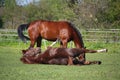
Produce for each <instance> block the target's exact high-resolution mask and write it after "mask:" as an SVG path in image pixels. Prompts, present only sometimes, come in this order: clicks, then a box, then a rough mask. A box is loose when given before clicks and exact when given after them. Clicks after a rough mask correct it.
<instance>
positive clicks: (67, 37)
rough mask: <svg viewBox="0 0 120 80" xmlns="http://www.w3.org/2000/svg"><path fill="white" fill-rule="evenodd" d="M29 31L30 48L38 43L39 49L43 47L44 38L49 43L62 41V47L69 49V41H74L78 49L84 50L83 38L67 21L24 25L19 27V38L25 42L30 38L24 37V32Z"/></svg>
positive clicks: (42, 21) (39, 21) (43, 21)
mask: <svg viewBox="0 0 120 80" xmlns="http://www.w3.org/2000/svg"><path fill="white" fill-rule="evenodd" d="M24 29H28V34H29V37H30V41H31V44H30V47H29V49H30V48H33V47H34V45H35V43H36V42H37V47H41V40H42V38H44V39H46V40H49V41H56V40H57V39H59V40H60V43H61V46H62V47H67V43H68V42H69V41H74V44H75V46H76V47H77V48H84V43H83V40H82V36H81V34H80V32H79V30H77V28H75V27H74V25H73V24H71V23H70V22H66V21H58V22H55V21H45V20H37V21H33V22H31V23H29V24H22V25H20V26H19V27H18V36H19V37H20V38H21V39H22V40H23V41H24V42H25V41H26V39H27V40H28V39H29V38H28V37H26V36H24V35H23V32H22V31H23V30H24Z"/></svg>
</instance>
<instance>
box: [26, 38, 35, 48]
mask: <svg viewBox="0 0 120 80" xmlns="http://www.w3.org/2000/svg"><path fill="white" fill-rule="evenodd" d="M34 45H35V40H31V43H30V47H29V48H28V49H31V48H34Z"/></svg>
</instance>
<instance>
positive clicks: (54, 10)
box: [0, 0, 120, 29]
mask: <svg viewBox="0 0 120 80" xmlns="http://www.w3.org/2000/svg"><path fill="white" fill-rule="evenodd" d="M119 4H120V1H119V0H40V1H39V2H37V4H33V3H31V4H28V5H25V6H19V5H17V4H16V0H0V28H10V29H16V28H17V27H18V26H19V25H20V24H23V23H29V22H31V21H34V20H51V21H61V20H64V21H69V22H72V23H73V24H75V25H76V26H77V27H78V28H80V29H92V28H94V29H98V28H99V29H103V28H107V29H110V28H112V29H115V28H119V29H120V5H119Z"/></svg>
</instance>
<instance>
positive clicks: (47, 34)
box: [41, 32, 58, 41]
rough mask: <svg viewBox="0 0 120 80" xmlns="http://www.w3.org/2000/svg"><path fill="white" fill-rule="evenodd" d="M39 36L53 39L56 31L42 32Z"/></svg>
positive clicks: (56, 35) (56, 34)
mask: <svg viewBox="0 0 120 80" xmlns="http://www.w3.org/2000/svg"><path fill="white" fill-rule="evenodd" d="M41 37H42V38H44V39H46V40H50V41H55V40H56V39H57V38H58V33H55V32H54V33H53V32H47V33H42V34H41Z"/></svg>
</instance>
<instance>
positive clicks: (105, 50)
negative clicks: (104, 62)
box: [97, 49, 107, 53]
mask: <svg viewBox="0 0 120 80" xmlns="http://www.w3.org/2000/svg"><path fill="white" fill-rule="evenodd" d="M97 52H98V53H100V52H107V49H100V50H97Z"/></svg>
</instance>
